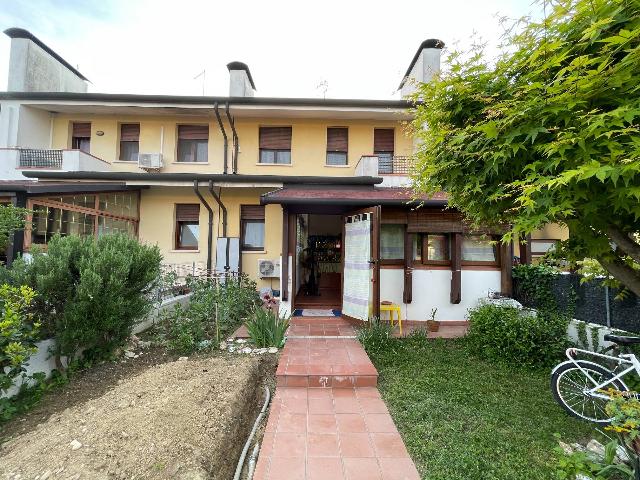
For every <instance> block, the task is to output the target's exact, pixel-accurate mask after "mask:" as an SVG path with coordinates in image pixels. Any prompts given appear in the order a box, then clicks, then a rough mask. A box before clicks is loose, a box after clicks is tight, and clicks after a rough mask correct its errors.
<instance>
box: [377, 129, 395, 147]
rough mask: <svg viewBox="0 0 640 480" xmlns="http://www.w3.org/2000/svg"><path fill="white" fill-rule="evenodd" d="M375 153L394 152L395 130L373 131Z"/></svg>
mask: <svg viewBox="0 0 640 480" xmlns="http://www.w3.org/2000/svg"><path fill="white" fill-rule="evenodd" d="M373 151H374V152H376V153H377V152H390V153H393V152H394V130H393V128H376V129H374V130H373Z"/></svg>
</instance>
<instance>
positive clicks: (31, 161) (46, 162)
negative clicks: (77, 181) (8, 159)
mask: <svg viewBox="0 0 640 480" xmlns="http://www.w3.org/2000/svg"><path fill="white" fill-rule="evenodd" d="M19 152H20V155H19V156H18V168H55V169H61V168H62V150H43V149H34V148H21V149H20V150H19Z"/></svg>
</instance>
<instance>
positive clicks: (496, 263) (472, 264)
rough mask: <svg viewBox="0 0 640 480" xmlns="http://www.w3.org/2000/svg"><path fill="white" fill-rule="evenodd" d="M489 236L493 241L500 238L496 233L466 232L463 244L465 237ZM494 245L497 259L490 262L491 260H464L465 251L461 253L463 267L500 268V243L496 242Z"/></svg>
mask: <svg viewBox="0 0 640 480" xmlns="http://www.w3.org/2000/svg"><path fill="white" fill-rule="evenodd" d="M483 236H484V237H488V238H489V241H491V242H495V241H497V240H498V238H497V237H496V236H495V235H482V234H474V233H469V234H465V235H463V236H462V244H464V239H465V237H483ZM492 247H493V252H494V255H495V257H496V259H495V261H493V262H489V261H480V260H464V253H462V251H461V253H460V261H461V263H462V266H463V267H492V268H500V266H501V265H502V262H501V253H500V251H501V248H500V246H499V245H498V244H496V243H494V244H493V245H492Z"/></svg>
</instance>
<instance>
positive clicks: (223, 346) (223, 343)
mask: <svg viewBox="0 0 640 480" xmlns="http://www.w3.org/2000/svg"><path fill="white" fill-rule="evenodd" d="M226 349H227V342H220V350H226Z"/></svg>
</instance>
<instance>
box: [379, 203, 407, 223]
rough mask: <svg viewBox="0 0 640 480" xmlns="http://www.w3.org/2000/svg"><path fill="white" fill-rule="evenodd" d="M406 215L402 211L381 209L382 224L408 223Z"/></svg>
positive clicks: (404, 211)
mask: <svg viewBox="0 0 640 480" xmlns="http://www.w3.org/2000/svg"><path fill="white" fill-rule="evenodd" d="M408 213H409V212H407V211H406V210H404V209H398V208H387V207H384V208H383V209H382V223H394V224H398V223H401V224H404V225H406V224H407V223H408V221H409V220H408Z"/></svg>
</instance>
